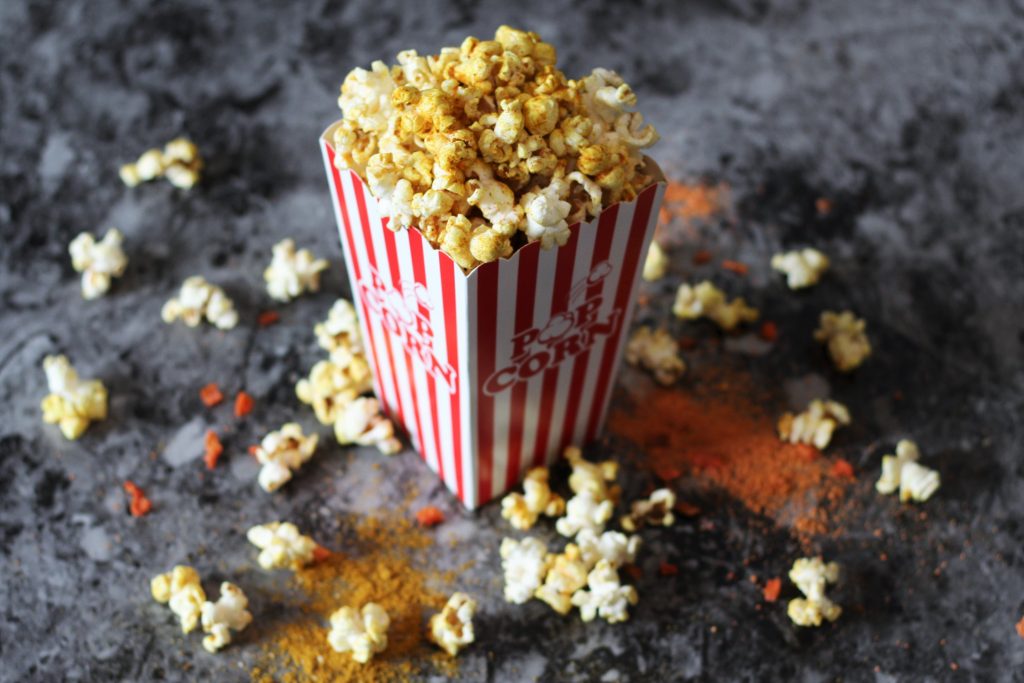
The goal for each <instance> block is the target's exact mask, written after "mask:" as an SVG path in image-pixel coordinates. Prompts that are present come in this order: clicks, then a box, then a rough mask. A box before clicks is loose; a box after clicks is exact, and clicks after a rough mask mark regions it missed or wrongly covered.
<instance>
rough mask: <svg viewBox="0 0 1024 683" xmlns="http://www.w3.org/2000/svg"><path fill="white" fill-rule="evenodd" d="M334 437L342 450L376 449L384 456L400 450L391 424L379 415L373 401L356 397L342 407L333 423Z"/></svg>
mask: <svg viewBox="0 0 1024 683" xmlns="http://www.w3.org/2000/svg"><path fill="white" fill-rule="evenodd" d="M334 436H335V438H337V439H338V443H340V444H341V445H342V446H347V445H350V444H357V445H359V446H376V447H377V450H379V451H380V452H381V453H383V454H384V455H394V454H395V453H398V452H399V451H401V450H402V442H401V441H399V440H398V439H397V438H395V426H394V424H392V422H391V420H389V419H388V418H386V417H384V415H383V413H381V410H380V402H379V401H378V400H377V399H375V398H368V397H365V396H364V397H360V398H357V399H355V400H353V401H350V402H349V403H348V404H346V405H345V406H344V407H342V409H341V411H340V412H339V414H338V419H337V420H336V421H335V422H334Z"/></svg>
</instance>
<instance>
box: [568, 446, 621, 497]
mask: <svg viewBox="0 0 1024 683" xmlns="http://www.w3.org/2000/svg"><path fill="white" fill-rule="evenodd" d="M564 455H565V459H566V460H568V461H569V464H570V465H572V474H570V475H569V488H570V489H572V491H573V493H582V492H584V491H588V492H590V493H592V494H593V495H594V498H596V499H597V501H598V502H601V501H604V500H611V501H612V502H613V503H614V502H615V501H616V500H618V497H619V487H618V486H615V485H611V486H609V482H614V481H615V478H616V477H617V476H619V464H618V463H617V462H615V461H614V460H605V461H603V462H598V463H593V462H589V461H587V460H585V459H584V458H583V451H581V450H580V449H579V448H578V447H577V446H569V447H567V448H566V449H565V453H564Z"/></svg>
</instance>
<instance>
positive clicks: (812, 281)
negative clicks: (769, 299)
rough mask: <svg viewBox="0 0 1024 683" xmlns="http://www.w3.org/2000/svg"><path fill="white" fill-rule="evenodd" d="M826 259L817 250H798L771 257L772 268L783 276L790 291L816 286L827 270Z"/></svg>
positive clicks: (827, 262) (827, 263)
mask: <svg viewBox="0 0 1024 683" xmlns="http://www.w3.org/2000/svg"><path fill="white" fill-rule="evenodd" d="M828 266H829V261H828V257H827V256H825V255H824V254H823V253H821V252H820V251H818V250H817V249H810V248H807V249H800V250H797V251H788V252H785V253H782V254H775V255H774V256H772V268H773V269H775V270H777V271H779V272H780V273H783V274H785V276H786V285H787V286H788V287H789V288H790V289H803V288H804V287H810V286H811V285H816V284H818V281H819V280H821V276H822V275H823V274H824V273H825V271H826V270H828Z"/></svg>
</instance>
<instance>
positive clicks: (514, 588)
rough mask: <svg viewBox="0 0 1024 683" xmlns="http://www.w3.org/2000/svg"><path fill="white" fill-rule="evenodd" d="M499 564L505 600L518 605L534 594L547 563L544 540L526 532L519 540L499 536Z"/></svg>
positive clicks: (547, 565) (547, 555)
mask: <svg viewBox="0 0 1024 683" xmlns="http://www.w3.org/2000/svg"><path fill="white" fill-rule="evenodd" d="M500 553H501V567H502V570H503V571H504V574H505V600H507V601H508V602H511V603H515V604H517V605H521V604H523V603H524V602H526V601H527V600H529V599H530V598H532V597H533V596H534V593H536V592H537V589H538V588H540V586H541V582H542V581H543V580H544V577H545V575H546V574H547V571H548V568H549V567H550V566H551V562H552V561H553V560H552V557H551V554H550V553H548V549H547V547H546V546H545V545H544V543H543V542H542V541H540V540H538V539H536V538H533V537H531V536H527V537H526V538H524V539H523V540H521V541H516V540H515V539H512V538H503V539H502V541H501V550H500Z"/></svg>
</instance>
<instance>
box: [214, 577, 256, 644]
mask: <svg viewBox="0 0 1024 683" xmlns="http://www.w3.org/2000/svg"><path fill="white" fill-rule="evenodd" d="M248 606H249V599H248V598H246V597H245V593H243V592H242V589H241V588H239V587H238V586H236V585H235V584H233V583H230V582H228V581H225V582H224V583H222V584H221V585H220V598H218V599H217V602H210V601H206V602H204V603H203V608H202V613H203V631H204V632H206V633H207V634H209V635H207V636H206V637H205V638H203V648H204V649H205V650H206V651H207V652H210V653H214V652H217V651H218V650H220V649H221V648H222V647H224V646H225V645H228V644H229V643H230V642H231V631H241V630H243V629H244V628H245V627H246V626H248V625H249V624H250V623H251V622H252V614H250V613H249V611H248V610H247V609H246V607H248Z"/></svg>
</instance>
